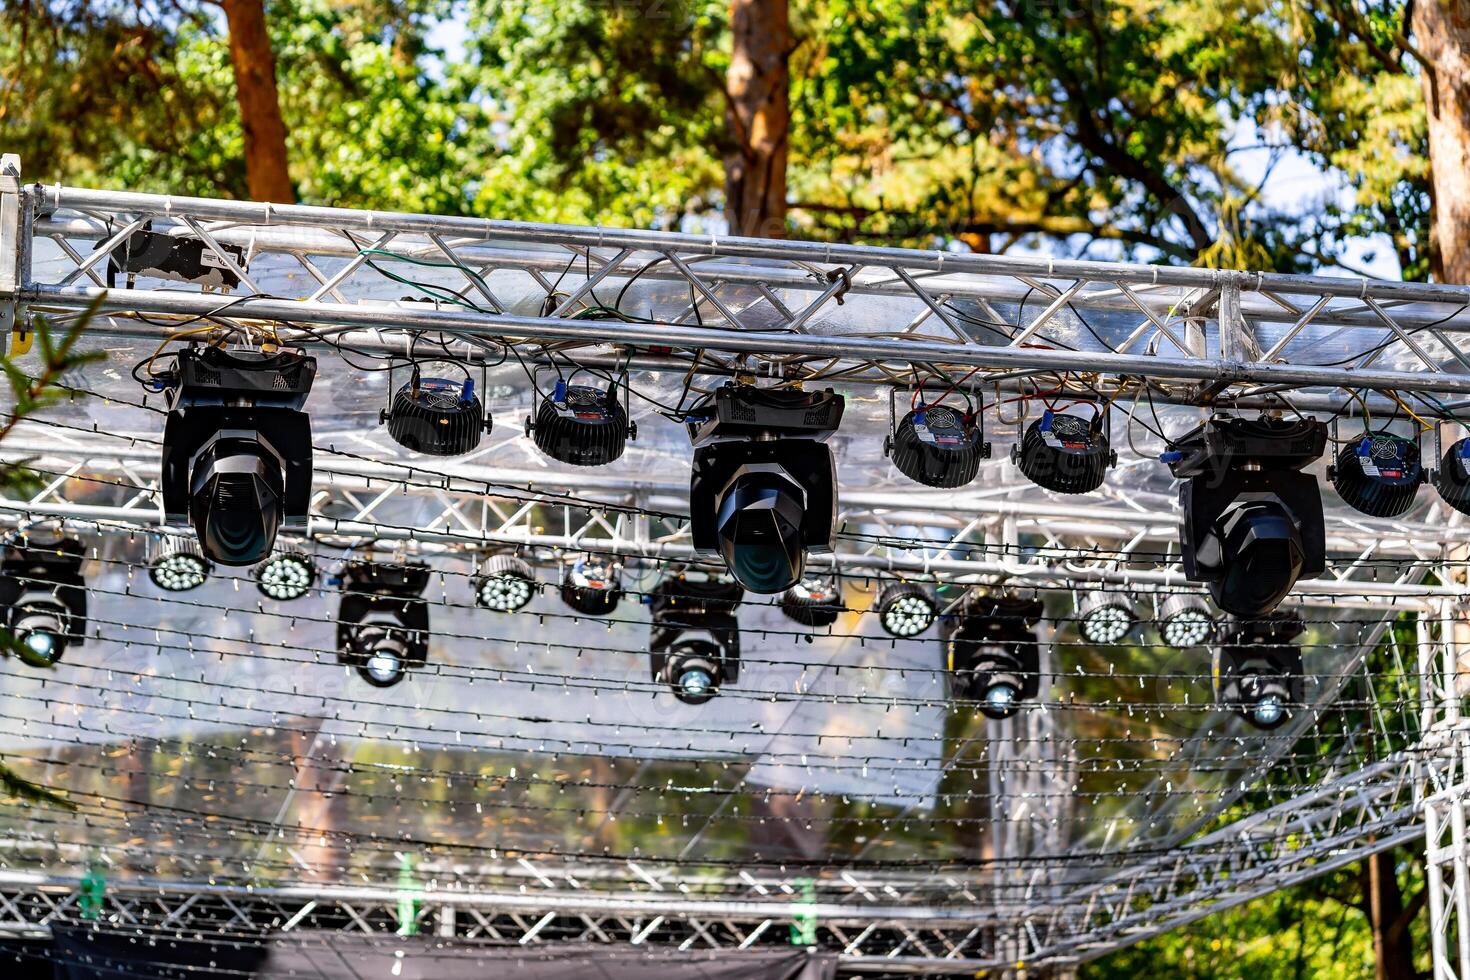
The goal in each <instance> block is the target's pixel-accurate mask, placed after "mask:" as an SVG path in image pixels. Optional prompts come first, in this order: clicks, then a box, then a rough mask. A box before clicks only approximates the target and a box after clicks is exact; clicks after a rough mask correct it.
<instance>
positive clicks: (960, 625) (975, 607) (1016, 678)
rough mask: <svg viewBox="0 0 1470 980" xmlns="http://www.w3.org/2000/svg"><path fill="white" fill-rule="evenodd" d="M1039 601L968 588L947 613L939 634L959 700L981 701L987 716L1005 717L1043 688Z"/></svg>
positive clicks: (982, 709)
mask: <svg viewBox="0 0 1470 980" xmlns="http://www.w3.org/2000/svg"><path fill="white" fill-rule="evenodd" d="M1043 611H1044V610H1043V607H1042V604H1041V600H1040V599H1023V598H1020V597H1018V596H1008V595H991V594H988V593H983V592H972V593H970V594H969V595H967V596H965V598H964V599H962V600H961V601H960V604H959V606H958V608H957V609H955V611H954V612H953V613H952V614H951V615H949V616H946V617H945V619H944V621H943V625H942V627H941V632H942V635H943V637H944V645H945V651H946V653H947V657H948V667H949V671H950V677H951V689H952V692H953V695H954V697H955V698H957V699H966V700H975V701H978V702H979V705H978V706H979V708H980V712H981V713H982V714H984V715H985V716H986V717H987V718H993V719H996V720H1000V719H1003V718H1009V717H1011V716H1012V715H1014V714H1015V713H1016V712H1017V711H1018V710H1020V707H1021V702H1022V701H1029V700H1034V699H1035V698H1036V696H1037V694H1038V693H1039V692H1040V690H1041V650H1040V647H1039V646H1038V645H1037V641H1036V632H1035V629H1036V624H1037V623H1038V622H1040V621H1041V616H1042V613H1043Z"/></svg>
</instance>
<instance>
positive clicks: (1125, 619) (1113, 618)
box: [1082, 606, 1133, 645]
mask: <svg viewBox="0 0 1470 980" xmlns="http://www.w3.org/2000/svg"><path fill="white" fill-rule="evenodd" d="M1132 626H1133V617H1132V616H1130V615H1129V614H1128V610H1126V609H1122V608H1119V607H1118V606H1103V607H1101V608H1099V609H1094V610H1093V611H1092V612H1090V613H1088V614H1087V616H1086V617H1085V618H1084V619H1083V620H1082V635H1083V637H1084V638H1086V640H1087V642H1089V643H1097V644H1104V645H1107V644H1113V643H1117V642H1118V641H1119V640H1121V639H1123V637H1125V636H1127V635H1128V630H1129V629H1131V628H1132Z"/></svg>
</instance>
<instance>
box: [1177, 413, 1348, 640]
mask: <svg viewBox="0 0 1470 980" xmlns="http://www.w3.org/2000/svg"><path fill="white" fill-rule="evenodd" d="M1326 445H1327V427H1326V426H1325V425H1323V424H1322V423H1321V422H1319V421H1318V420H1316V419H1313V418H1306V419H1297V420H1286V419H1279V418H1272V417H1270V416H1267V415H1262V416H1261V417H1260V418H1258V419H1246V418H1231V417H1215V418H1211V419H1209V420H1207V421H1206V422H1204V423H1203V424H1202V425H1200V426H1199V427H1198V428H1196V429H1194V430H1193V431H1191V432H1190V433H1189V434H1187V435H1185V436H1184V437H1183V438H1181V439H1177V440H1174V441H1173V442H1171V443H1170V448H1169V451H1168V452H1166V453H1164V454H1163V456H1162V457H1161V458H1162V459H1163V460H1164V461H1165V462H1167V463H1168V464H1169V469H1170V470H1171V471H1172V472H1173V474H1174V475H1175V476H1176V477H1179V478H1180V479H1181V480H1183V483H1181V484H1180V488H1179V503H1180V506H1181V508H1182V509H1183V511H1184V529H1183V538H1182V540H1181V542H1180V544H1181V550H1182V551H1183V558H1184V574H1185V577H1186V578H1188V579H1189V580H1190V581H1191V582H1204V583H1205V584H1206V587H1207V588H1208V589H1209V592H1210V595H1211V597H1212V598H1213V599H1214V600H1215V605H1217V606H1219V607H1220V608H1221V609H1223V610H1224V611H1226V612H1228V613H1233V614H1234V615H1236V616H1240V617H1244V618H1250V617H1256V616H1261V615H1264V614H1266V613H1268V612H1270V611H1271V610H1273V609H1275V608H1276V607H1277V606H1278V605H1279V604H1280V603H1281V600H1282V599H1284V598H1286V595H1287V593H1289V592H1290V591H1291V590H1292V588H1293V587H1294V586H1295V585H1296V583H1297V580H1298V579H1300V578H1302V577H1303V576H1306V577H1312V576H1315V575H1320V574H1321V573H1322V570H1323V568H1324V567H1325V564H1326V551H1327V544H1326V534H1325V531H1324V528H1323V522H1322V494H1321V491H1320V490H1319V489H1318V487H1317V480H1316V478H1315V477H1313V476H1312V475H1311V474H1310V473H1304V472H1302V470H1303V469H1304V468H1305V467H1306V466H1308V465H1309V464H1311V463H1312V462H1313V461H1314V460H1316V459H1317V458H1319V457H1320V456H1321V455H1322V452H1323V450H1324V449H1325V448H1326Z"/></svg>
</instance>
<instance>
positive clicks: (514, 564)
mask: <svg viewBox="0 0 1470 980" xmlns="http://www.w3.org/2000/svg"><path fill="white" fill-rule="evenodd" d="M470 584H471V587H472V588H473V589H474V591H475V604H476V605H479V606H481V607H483V608H485V609H493V610H494V611H496V612H516V611H517V610H520V609H524V608H525V606H526V604H527V603H529V602H530V601H531V600H532V599H534V598H535V597H536V593H537V592H538V591H539V590H540V588H541V585H540V583H539V582H537V581H536V573H535V572H534V571H533V570H532V569H531V566H530V565H529V564H527V563H526V562H525V561H523V560H522V559H520V558H517V557H516V556H515V555H491V556H490V557H489V558H488V559H486V561H485V564H484V566H483V567H482V568H481V569H480V574H479V575H477V576H475V578H474V580H473V581H472V582H471V583H470Z"/></svg>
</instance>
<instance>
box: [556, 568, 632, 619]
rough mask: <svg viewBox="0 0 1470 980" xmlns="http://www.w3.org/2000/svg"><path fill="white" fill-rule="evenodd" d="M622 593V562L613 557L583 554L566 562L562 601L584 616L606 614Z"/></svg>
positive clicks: (616, 603) (612, 608) (615, 606)
mask: <svg viewBox="0 0 1470 980" xmlns="http://www.w3.org/2000/svg"><path fill="white" fill-rule="evenodd" d="M622 597H623V566H622V565H621V564H619V563H618V561H617V560H616V559H615V558H610V557H606V556H603V555H584V556H583V557H581V558H578V559H577V560H576V561H574V562H573V563H572V564H570V565H568V566H567V571H566V575H565V577H563V579H562V582H561V601H562V602H565V603H566V604H567V605H568V606H570V607H571V608H572V609H574V610H576V611H577V612H579V613H582V614H584V615H587V616H606V615H607V614H608V613H610V612H612V611H613V610H614V609H616V608H617V607H618V600H619V599H621V598H622Z"/></svg>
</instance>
